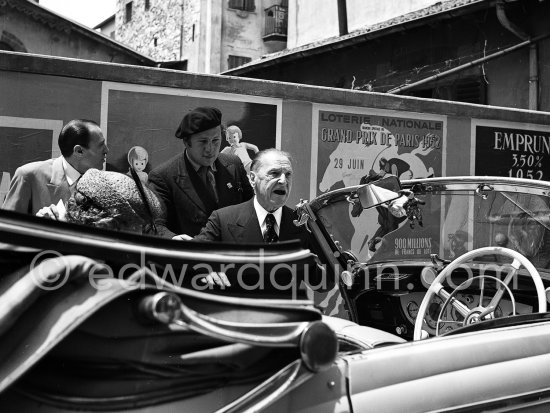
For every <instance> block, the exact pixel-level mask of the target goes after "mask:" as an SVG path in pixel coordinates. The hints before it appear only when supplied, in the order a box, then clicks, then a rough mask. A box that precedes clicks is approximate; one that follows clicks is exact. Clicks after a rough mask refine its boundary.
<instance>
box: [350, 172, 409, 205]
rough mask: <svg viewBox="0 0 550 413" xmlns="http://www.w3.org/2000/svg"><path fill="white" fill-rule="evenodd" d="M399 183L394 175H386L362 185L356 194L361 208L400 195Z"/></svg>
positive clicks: (393, 198)
mask: <svg viewBox="0 0 550 413" xmlns="http://www.w3.org/2000/svg"><path fill="white" fill-rule="evenodd" d="M400 191H401V183H400V182H399V178H397V177H396V176H394V175H387V176H385V177H384V178H381V179H379V180H377V181H374V182H371V183H368V184H365V185H363V186H362V187H360V188H359V189H358V190H357V196H358V197H359V202H361V206H362V207H363V209H367V208H372V207H375V206H378V205H381V204H385V203H387V202H391V201H394V200H396V199H398V198H400V197H401V196H402V194H401V192H400Z"/></svg>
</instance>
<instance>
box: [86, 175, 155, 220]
mask: <svg viewBox="0 0 550 413" xmlns="http://www.w3.org/2000/svg"><path fill="white" fill-rule="evenodd" d="M76 189H77V191H78V192H80V193H81V194H83V195H85V196H87V197H88V198H90V199H91V200H92V202H93V203H94V204H96V205H97V206H99V207H101V208H103V209H105V210H110V209H116V210H117V211H118V212H119V213H120V214H121V215H122V216H124V217H125V218H128V219H135V218H136V215H137V216H138V217H139V218H141V219H142V220H143V221H145V222H149V221H150V219H151V218H150V217H149V214H148V213H147V208H146V207H145V205H144V203H143V201H142V199H141V196H140V194H139V191H138V188H137V186H136V183H135V182H134V180H133V179H132V178H130V177H129V176H127V175H123V174H121V173H118V172H109V171H100V170H98V169H93V168H92V169H88V170H87V171H86V172H85V173H84V175H82V176H81V177H80V179H79V180H78V182H77V184H76ZM143 190H144V192H145V196H146V197H147V200H148V202H149V205H150V206H151V211H152V213H153V217H152V218H155V217H158V216H160V215H161V214H162V207H161V204H160V201H159V199H158V198H157V196H156V195H155V194H154V193H153V192H152V191H151V190H149V189H148V188H147V187H145V186H144V187H143Z"/></svg>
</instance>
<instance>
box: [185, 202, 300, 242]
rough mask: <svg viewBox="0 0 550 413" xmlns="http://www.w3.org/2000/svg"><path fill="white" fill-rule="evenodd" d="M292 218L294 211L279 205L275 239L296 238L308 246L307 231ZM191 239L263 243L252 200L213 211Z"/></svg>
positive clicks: (294, 215)
mask: <svg viewBox="0 0 550 413" xmlns="http://www.w3.org/2000/svg"><path fill="white" fill-rule="evenodd" d="M294 219H296V214H295V213H294V211H292V209H290V208H289V207H287V206H283V213H282V216H281V226H280V228H279V241H290V240H294V239H298V240H300V241H301V242H302V245H303V246H304V247H305V248H309V244H310V238H309V234H308V232H307V231H306V230H305V228H304V227H297V226H296V225H294V223H293V220H294ZM194 239H195V240H199V241H220V242H230V243H236V244H249V243H262V242H264V239H263V236H262V230H261V228H260V223H259V222H258V216H257V215H256V210H255V209H254V199H251V200H249V201H247V202H243V203H241V204H238V205H231V206H228V207H226V208H222V209H218V210H217V211H214V212H213V213H212V215H211V216H210V218H209V219H208V222H207V223H206V226H205V227H204V228H203V229H202V231H201V232H200V234H199V235H197V236H196V237H195V238H194Z"/></svg>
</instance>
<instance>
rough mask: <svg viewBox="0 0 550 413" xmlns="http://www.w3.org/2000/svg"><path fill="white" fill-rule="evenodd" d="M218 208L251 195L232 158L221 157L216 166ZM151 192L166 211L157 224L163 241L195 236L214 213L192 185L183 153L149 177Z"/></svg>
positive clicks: (240, 166) (238, 163)
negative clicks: (174, 237)
mask: <svg viewBox="0 0 550 413" xmlns="http://www.w3.org/2000/svg"><path fill="white" fill-rule="evenodd" d="M215 165H216V172H215V174H214V175H215V178H216V189H217V193H218V199H219V202H218V208H223V207H226V206H228V205H234V204H239V203H241V202H243V201H246V200H248V199H250V198H252V196H253V195H254V191H253V190H252V187H251V186H250V182H249V180H248V176H247V175H246V171H245V170H244V167H243V164H242V162H241V160H240V159H239V158H238V157H237V156H234V155H227V154H221V153H220V155H219V156H218V159H217V160H216V162H215ZM149 183H150V184H151V188H152V189H153V190H154V191H155V192H156V193H157V195H158V196H159V198H160V199H161V201H162V202H163V203H164V206H165V208H166V218H165V219H162V220H160V221H159V222H157V227H158V229H159V232H160V233H161V234H162V235H163V236H165V237H171V236H173V235H175V234H187V235H190V236H195V235H197V234H198V233H199V232H200V230H201V228H202V227H203V226H204V225H205V224H206V222H207V220H208V217H209V216H210V214H211V213H212V212H213V210H214V209H216V208H214V209H211V208H208V207H207V206H206V205H207V202H205V200H204V197H205V196H206V194H204V193H200V191H199V192H198V191H197V190H196V189H195V187H194V185H193V182H192V179H191V177H190V176H189V172H188V170H187V165H186V161H185V153H182V154H180V155H178V156H176V157H174V158H172V159H170V160H168V161H167V162H165V163H164V164H162V165H160V166H158V167H156V168H155V169H153V170H152V171H151V172H150V173H149Z"/></svg>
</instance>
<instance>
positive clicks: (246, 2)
mask: <svg viewBox="0 0 550 413" xmlns="http://www.w3.org/2000/svg"><path fill="white" fill-rule="evenodd" d="M229 8H230V9H235V10H244V11H254V10H256V6H255V5H254V0H229Z"/></svg>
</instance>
